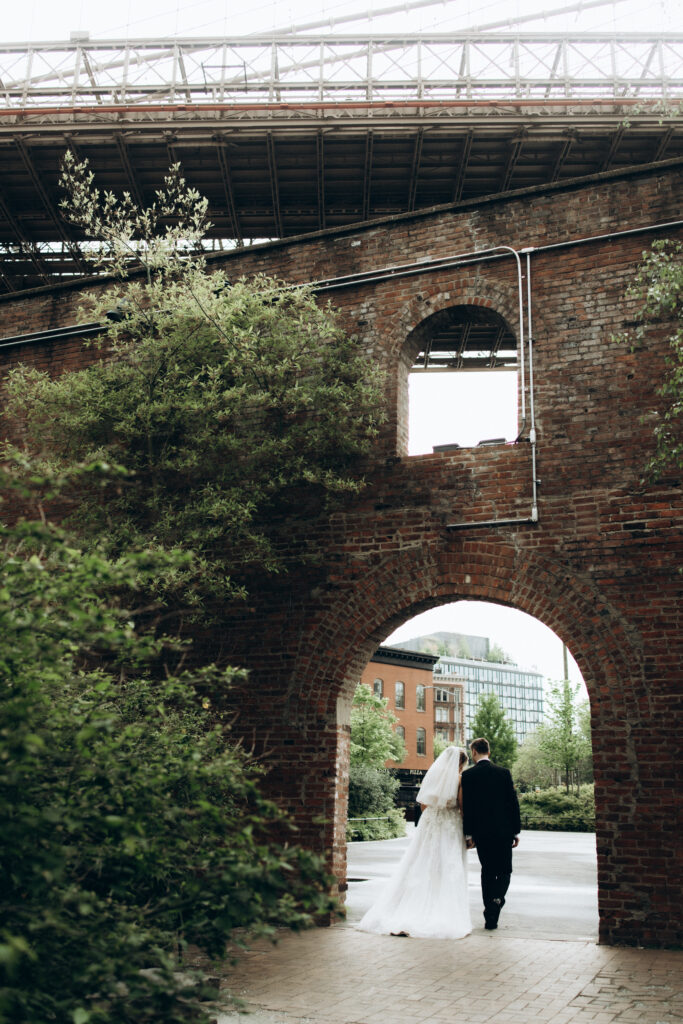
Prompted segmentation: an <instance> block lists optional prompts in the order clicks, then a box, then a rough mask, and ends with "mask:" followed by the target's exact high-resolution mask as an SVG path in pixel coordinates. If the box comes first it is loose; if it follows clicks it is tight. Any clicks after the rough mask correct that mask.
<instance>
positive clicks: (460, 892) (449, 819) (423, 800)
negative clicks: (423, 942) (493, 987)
mask: <svg viewBox="0 0 683 1024" xmlns="http://www.w3.org/2000/svg"><path fill="white" fill-rule="evenodd" d="M466 764H467V754H465V752H464V751H462V750H460V749H459V748H458V747H446V749H445V750H444V751H443V753H442V754H440V756H439V757H438V758H437V759H436V761H435V762H434V764H433V765H432V766H431V768H430V769H429V771H428V772H427V774H426V775H425V777H424V779H423V781H422V785H421V786H420V789H419V791H418V794H417V799H418V801H419V803H420V804H421V805H422V807H423V813H422V816H421V817H420V820H419V822H418V824H417V828H416V830H415V834H414V836H413V838H412V841H411V843H410V845H409V846H408V849H407V850H406V852H405V853H404V855H403V858H402V860H401V862H400V863H399V865H398V867H397V869H396V872H395V874H394V875H393V876H392V878H391V879H390V880H389V882H388V884H387V886H386V888H385V890H384V891H383V892H382V894H381V895H380V897H379V899H378V900H377V901H376V903H375V904H374V905H373V906H372V907H370V909H369V910H368V912H367V913H366V914H365V916H364V917H363V919H362V920H361V922H360V924H359V925H358V928H359V929H360V930H361V931H364V932H375V933H376V934H378V935H412V936H414V937H415V938H421V939H461V938H463V936H465V935H469V933H470V932H471V931H472V922H471V920H470V908H469V898H468V891H467V861H466V853H467V848H466V846H465V839H464V835H463V829H462V793H461V791H460V776H461V773H462V770H463V767H464V766H465V765H466Z"/></svg>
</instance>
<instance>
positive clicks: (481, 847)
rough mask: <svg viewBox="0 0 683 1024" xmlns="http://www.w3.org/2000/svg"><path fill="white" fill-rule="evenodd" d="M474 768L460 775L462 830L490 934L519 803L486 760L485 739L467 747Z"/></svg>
mask: <svg viewBox="0 0 683 1024" xmlns="http://www.w3.org/2000/svg"><path fill="white" fill-rule="evenodd" d="M470 749H471V751H472V759H473V760H474V765H473V767H472V768H468V769H467V770H466V771H464V772H463V773H462V779H461V783H460V785H461V788H462V801H463V808H462V813H463V828H464V832H465V838H466V839H467V845H468V847H471V846H472V845H474V846H476V848H477V854H478V856H479V863H480V864H481V893H482V896H483V898H484V927H485V928H486V929H487V930H488V931H493V930H494V928H497V927H498V917H499V916H500V912H501V910H502V908H503V905H504V904H505V893H506V892H507V891H508V886H509V885H510V875H511V874H512V850H513V847H515V846H517V845H518V844H519V831H520V828H521V822H520V817H519V802H518V800H517V794H516V793H515V787H514V784H513V782H512V776H511V775H510V772H509V771H508V770H507V768H500V767H499V766H498V765H497V764H493V763H492V761H491V759H490V756H489V755H490V747H489V743H488V740H485V739H478V740H473V741H472V743H471V744H470Z"/></svg>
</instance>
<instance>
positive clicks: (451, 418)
mask: <svg viewBox="0 0 683 1024" xmlns="http://www.w3.org/2000/svg"><path fill="white" fill-rule="evenodd" d="M411 361H412V362H411ZM408 362H411V365H410V367H408V366H407V364H408ZM517 364H518V357H517V339H516V337H515V334H514V332H513V330H512V329H511V327H510V326H509V325H508V324H507V323H506V321H505V320H504V319H503V317H502V316H501V315H500V314H499V313H496V312H495V311H494V310H492V309H489V308H485V307H482V306H475V305H459V306H453V307H450V308H448V309H443V310H440V311H438V312H436V313H433V314H432V315H431V316H429V317H427V318H426V319H425V320H423V321H422V323H421V324H419V325H418V326H417V327H416V328H415V329H414V330H413V332H412V333H411V335H410V336H409V338H408V340H407V344H406V349H405V352H404V360H403V365H404V366H405V368H406V369H407V370H408V380H407V385H408V389H407V390H408V408H409V435H410V440H409V448H408V451H409V453H410V454H411V455H419V454H423V453H425V452H430V451H432V450H435V451H439V450H443V449H446V450H448V449H449V448H458V447H460V446H464V447H467V448H469V447H472V446H474V445H477V444H493V443H499V444H502V443H504V442H505V440H506V439H507V440H508V441H511V440H513V439H514V438H515V437H516V435H517V430H518V426H517V390H518V388H517ZM472 371H477V372H475V373H472ZM400 387H401V388H403V387H405V385H404V384H403V381H402V382H401V384H400ZM465 395H469V396H476V397H474V401H473V403H472V408H470V407H469V404H468V403H467V402H464V401H463V398H464V396H465ZM474 406H476V411H475V409H474ZM404 430H405V426H404V425H403V424H402V425H401V433H403V431H404Z"/></svg>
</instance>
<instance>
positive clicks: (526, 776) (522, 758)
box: [512, 730, 555, 792]
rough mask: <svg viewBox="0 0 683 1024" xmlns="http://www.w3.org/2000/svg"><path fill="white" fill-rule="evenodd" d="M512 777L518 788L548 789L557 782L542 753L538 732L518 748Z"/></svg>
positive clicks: (530, 735)
mask: <svg viewBox="0 0 683 1024" xmlns="http://www.w3.org/2000/svg"><path fill="white" fill-rule="evenodd" d="M512 775H513V777H514V780H515V782H516V784H517V786H518V788H519V789H520V790H521V791H522V792H525V791H526V790H529V789H547V788H548V787H549V786H552V785H553V784H554V782H555V773H554V771H553V769H552V768H551V767H550V766H549V765H548V764H547V762H546V760H545V758H544V756H543V754H542V753H541V748H540V742H539V735H538V731H537V730H536V731H535V732H532V733H529V734H528V735H527V736H526V737H525V738H524V742H523V743H521V744H520V745H519V746H518V748H517V753H516V755H515V761H514V764H513V766H512Z"/></svg>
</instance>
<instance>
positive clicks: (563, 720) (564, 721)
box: [537, 679, 591, 793]
mask: <svg viewBox="0 0 683 1024" xmlns="http://www.w3.org/2000/svg"><path fill="white" fill-rule="evenodd" d="M579 689H580V686H579V684H578V683H577V684H576V685H575V686H572V684H571V682H570V681H569V680H568V679H564V680H562V681H561V682H558V683H555V684H553V685H552V687H551V689H550V692H549V694H548V696H547V699H546V701H547V706H548V711H547V713H546V721H544V723H543V724H542V725H541V726H540V727H539V729H538V730H537V732H538V742H539V749H540V751H541V755H542V757H543V759H544V761H545V763H546V764H547V765H548V767H550V768H552V769H553V770H554V771H557V772H559V773H560V774H561V775H564V785H565V789H566V791H567V793H568V792H569V790H570V786H571V785H572V781H573V780H574V779H575V778H576V781H577V789H578V788H579V785H580V783H579V780H578V777H577V772H578V769H579V766H580V765H581V763H582V761H583V760H585V759H586V758H587V757H590V756H591V748H590V740H589V739H587V738H586V735H585V731H582V729H581V728H580V727H579V708H578V707H577V704H576V695H577V693H578V692H579ZM584 717H585V713H584Z"/></svg>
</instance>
